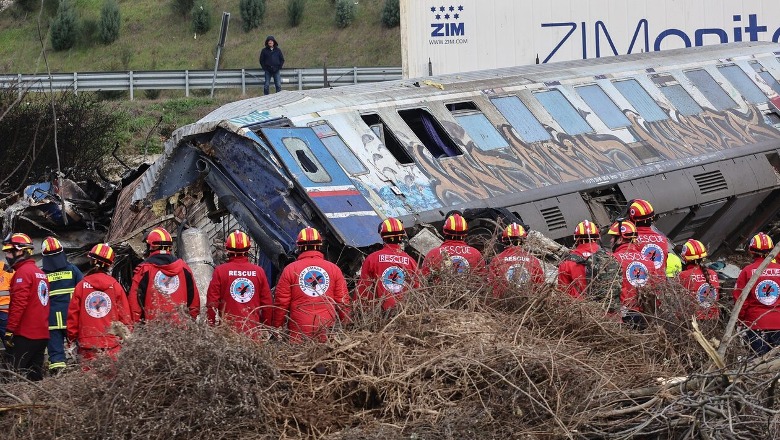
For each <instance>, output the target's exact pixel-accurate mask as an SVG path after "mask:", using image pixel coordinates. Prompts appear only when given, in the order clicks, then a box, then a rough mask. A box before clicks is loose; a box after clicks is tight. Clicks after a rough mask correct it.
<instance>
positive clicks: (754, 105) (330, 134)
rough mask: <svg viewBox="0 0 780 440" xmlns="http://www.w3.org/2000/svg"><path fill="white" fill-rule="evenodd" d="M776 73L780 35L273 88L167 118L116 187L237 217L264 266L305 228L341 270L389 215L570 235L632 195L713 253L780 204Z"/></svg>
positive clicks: (147, 199)
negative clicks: (315, 233)
mask: <svg viewBox="0 0 780 440" xmlns="http://www.w3.org/2000/svg"><path fill="white" fill-rule="evenodd" d="M778 80H780V45H778V44H772V43H738V44H730V45H720V46H706V47H699V48H691V49H681V50H670V51H665V52H655V53H646V54H637V55H628V56H620V57H613V58H602V59H596V60H583V61H572V62H563V63H553V64H543V65H535V66H525V67H515V68H505V69H498V70H489V71H475V72H469V73H462V74H453V75H444V76H436V77H430V78H418V79H409V80H400V81H390V82H385V83H377V84H368V85H357V86H347V87H340V88H331V89H318V90H306V91H284V92H281V93H278V94H275V95H270V96H265V97H257V98H251V99H246V100H242V101H238V102H234V103H231V104H228V105H225V106H222V107H220V108H218V109H217V110H215V111H213V112H212V113H210V114H209V115H207V116H206V117H204V118H203V119H201V120H200V121H198V122H196V123H194V124H191V125H188V126H185V127H182V128H180V129H178V130H177V131H176V132H174V134H173V136H172V138H171V139H170V140H169V141H168V142H167V143H166V144H165V150H164V154H163V156H162V157H161V158H160V159H159V160H157V161H156V162H155V164H154V165H153V166H151V167H150V168H149V169H148V170H147V171H146V173H145V174H144V175H143V176H142V179H140V180H139V181H138V182H137V183H136V185H134V186H133V187H132V188H131V189H130V190H131V191H132V193H131V195H130V193H128V194H126V195H123V196H124V199H125V200H126V201H128V202H130V203H132V205H133V206H134V207H135V208H136V209H138V208H140V209H141V210H143V209H144V207H146V209H147V210H149V209H150V208H154V209H151V211H149V212H154V214H153V215H151V217H154V216H158V217H159V216H160V215H163V214H164V213H165V211H166V210H167V211H168V212H171V211H172V210H174V209H176V207H175V206H174V205H175V204H174V203H171V200H174V199H175V200H178V201H179V202H180V200H181V196H182V194H184V193H188V192H189V194H190V195H191V194H196V195H194V196H192V195H191V196H190V199H192V200H194V202H193V203H192V204H190V211H189V212H186V213H184V214H182V215H180V216H179V217H182V216H185V217H188V221H189V223H190V224H198V225H200V226H202V227H205V228H206V229H207V230H208V231H210V233H211V234H212V236H213V237H212V238H215V239H217V240H218V239H219V237H218V236H219V234H220V233H224V232H225V230H226V229H230V228H231V227H233V226H240V227H243V228H244V229H246V230H247V231H248V232H249V233H250V235H252V236H253V238H254V239H255V241H256V243H257V250H258V253H259V254H258V255H259V258H260V259H261V260H265V261H267V262H268V263H269V264H270V265H271V266H273V267H274V268H275V269H278V268H280V267H281V266H283V265H284V264H285V263H286V262H287V261H288V260H289V258H291V256H292V254H293V253H294V249H295V237H296V234H297V232H298V231H299V230H300V229H301V228H303V227H305V226H314V227H317V228H320V230H321V231H323V232H324V233H325V235H326V237H327V238H328V242H329V244H330V246H329V249H328V251H329V253H330V254H331V257H333V258H336V259H338V260H339V262H340V263H341V264H342V265H343V266H344V267H345V268H347V269H348V270H352V269H355V268H356V267H359V266H358V265H359V264H360V254H361V253H364V252H366V251H367V250H368V249H369V247H371V246H372V245H374V244H375V243H377V242H379V241H380V237H379V235H378V233H377V225H378V223H379V222H380V219H382V218H385V217H387V216H395V217H398V218H400V219H401V220H402V221H403V222H404V224H405V225H406V226H407V228H408V232H409V233H410V237H412V242H413V243H414V242H415V241H416V240H415V237H418V238H420V237H423V236H426V234H428V236H429V235H430V229H432V228H429V227H428V226H433V227H438V226H439V225H440V224H441V222H442V221H443V217H444V215H445V213H446V212H448V211H450V210H452V209H459V210H461V211H463V212H464V213H465V214H466V216H467V218H468V219H469V220H470V225H471V229H472V230H473V231H474V232H476V233H478V234H479V233H483V234H485V233H487V234H491V233H493V229H494V227H495V224H496V223H497V222H499V221H500V220H502V219H503V220H520V221H522V222H523V223H525V224H527V225H528V226H529V227H530V228H532V229H534V230H537V231H539V232H541V233H543V234H544V235H546V236H548V237H550V238H552V239H556V240H560V241H565V240H567V239H568V237H569V236H570V234H571V231H572V229H573V227H574V225H575V224H576V223H577V222H579V221H581V220H582V219H585V218H589V219H593V220H594V221H596V222H597V223H598V224H600V225H602V226H605V225H608V223H609V222H610V220H611V219H614V218H615V217H616V216H618V215H620V214H621V212H622V211H623V210H624V208H625V206H626V204H627V201H629V200H631V199H634V198H645V199H648V200H651V201H652V203H653V206H654V207H655V210H656V212H657V214H658V220H657V226H658V227H659V228H660V229H661V230H662V231H664V232H665V233H667V234H668V235H669V237H670V238H671V239H672V240H675V241H680V240H684V239H686V238H689V237H696V238H698V239H700V240H702V241H703V242H705V243H706V244H707V245H708V248H709V249H710V250H711V254H718V253H719V252H724V251H727V250H732V249H734V248H735V247H737V246H739V245H740V244H742V242H743V241H744V240H745V239H746V238H747V237H748V236H749V235H750V234H752V233H753V232H754V231H756V230H758V229H760V228H762V227H763V226H765V225H766V223H767V222H768V221H770V220H771V219H772V218H774V217H775V216H776V215H777V213H778V211H780V197H778V191H779V190H780V156H779V154H780V110H779V108H780V96H778V94H780V83H779V82H778ZM117 212H118V214H117V215H118V216H127V215H128V214H127V211H125V210H122V209H118V210H117ZM151 217H150V218H151ZM192 217H197V218H192ZM119 223H121V224H124V225H127V224H128V223H127V220H126V219H119ZM135 224H140V222H136V223H135ZM214 225H222V226H221V227H219V226H214ZM114 229H115V231H114V233H113V234H111V235H113V236H111V235H110V236H109V240H114V239H117V238H118V237H119V236H121V235H122V233H126V232H127V229H128V227H127V226H125V227H124V231H122V230H120V229H122V228H114ZM426 231H427V232H426ZM419 242H420V243H429V241H426V240H420V241H419ZM420 246H421V247H424V246H425V245H424V244H421V245H420ZM418 250H420V251H422V250H423V249H418Z"/></svg>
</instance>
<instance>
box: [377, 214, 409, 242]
mask: <svg viewBox="0 0 780 440" xmlns="http://www.w3.org/2000/svg"><path fill="white" fill-rule="evenodd" d="M379 235H381V236H382V238H385V237H403V236H405V235H406V231H405V230H404V224H403V223H401V220H398V219H397V218H393V217H388V218H387V219H386V220H385V221H383V222H382V223H380V224H379Z"/></svg>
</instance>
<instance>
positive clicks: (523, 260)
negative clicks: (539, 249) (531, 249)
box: [490, 246, 544, 298]
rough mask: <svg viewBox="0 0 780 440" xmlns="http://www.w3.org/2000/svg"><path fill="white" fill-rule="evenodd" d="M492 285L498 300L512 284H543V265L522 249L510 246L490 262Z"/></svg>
mask: <svg viewBox="0 0 780 440" xmlns="http://www.w3.org/2000/svg"><path fill="white" fill-rule="evenodd" d="M490 283H491V285H493V296H495V297H496V298H499V297H501V296H503V295H504V293H505V292H506V290H507V289H509V287H510V286H511V285H512V284H514V285H516V286H518V287H519V286H525V285H527V284H528V283H533V284H537V285H538V284H543V283H544V270H543V269H542V263H541V262H540V261H539V259H538V258H536V257H535V256H533V255H531V254H530V253H528V252H526V251H525V249H523V248H522V247H520V246H509V247H507V248H506V249H504V251H503V252H501V253H500V254H498V255H496V256H495V257H494V258H493V260H492V261H491V262H490Z"/></svg>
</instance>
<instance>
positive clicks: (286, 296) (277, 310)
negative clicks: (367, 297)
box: [271, 228, 350, 342]
mask: <svg viewBox="0 0 780 440" xmlns="http://www.w3.org/2000/svg"><path fill="white" fill-rule="evenodd" d="M296 244H297V246H298V251H299V252H300V254H299V255H298V259H297V260H295V261H293V262H292V263H290V264H288V265H287V267H285V268H284V270H282V274H281V276H280V277H279V282H278V283H277V284H276V297H275V298H274V308H273V315H272V318H271V325H272V326H274V327H282V326H283V325H284V324H285V320H286V321H287V329H288V331H289V338H290V342H300V341H301V340H302V339H303V338H304V337H308V338H313V339H315V340H317V341H320V342H324V341H326V340H327V332H328V329H330V328H332V327H333V326H334V325H335V324H336V323H337V322H338V321H339V320H340V321H341V322H342V323H347V322H348V321H349V313H350V301H349V292H348V291H347V282H346V281H345V280H344V275H343V274H342V272H341V269H339V267H338V266H336V265H335V264H333V263H331V262H329V261H327V260H325V256H324V255H323V254H322V252H321V249H322V236H321V235H320V232H319V231H318V230H316V229H314V228H305V229H302V230H301V232H299V233H298V238H297V240H296Z"/></svg>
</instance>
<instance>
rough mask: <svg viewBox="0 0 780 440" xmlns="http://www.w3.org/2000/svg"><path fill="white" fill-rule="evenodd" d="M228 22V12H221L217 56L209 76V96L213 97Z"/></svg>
mask: <svg viewBox="0 0 780 440" xmlns="http://www.w3.org/2000/svg"><path fill="white" fill-rule="evenodd" d="M229 23H230V12H223V13H222V27H221V28H220V30H219V42H217V57H216V59H215V62H214V76H213V77H212V78H211V97H212V98H213V97H214V86H215V85H216V83H217V70H218V69H219V58H220V56H221V55H222V48H223V47H225V40H226V39H227V31H228V24H229Z"/></svg>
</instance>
